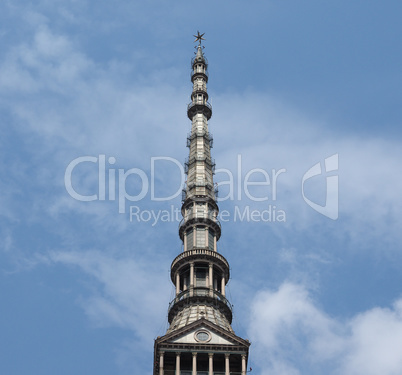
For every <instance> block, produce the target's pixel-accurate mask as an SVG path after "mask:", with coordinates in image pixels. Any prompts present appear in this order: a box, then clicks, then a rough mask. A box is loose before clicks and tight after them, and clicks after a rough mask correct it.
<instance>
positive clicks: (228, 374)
mask: <svg viewBox="0 0 402 375" xmlns="http://www.w3.org/2000/svg"><path fill="white" fill-rule="evenodd" d="M229 356H230V354H225V375H230V366H229Z"/></svg>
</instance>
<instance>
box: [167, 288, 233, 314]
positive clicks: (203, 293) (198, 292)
mask: <svg viewBox="0 0 402 375" xmlns="http://www.w3.org/2000/svg"><path fill="white" fill-rule="evenodd" d="M192 297H211V298H215V299H216V300H218V301H220V302H223V303H224V304H225V305H226V307H228V308H229V310H230V311H232V305H231V304H230V303H229V301H228V300H227V299H226V297H224V296H223V294H221V293H220V292H218V291H217V290H214V289H210V288H205V287H196V288H190V289H187V290H183V291H182V292H181V293H179V294H178V295H177V296H176V297H175V298H174V299H173V300H172V301H170V303H169V308H168V312H169V311H170V310H171V308H172V307H173V306H174V305H175V304H176V303H178V302H180V301H184V300H186V299H189V298H192Z"/></svg>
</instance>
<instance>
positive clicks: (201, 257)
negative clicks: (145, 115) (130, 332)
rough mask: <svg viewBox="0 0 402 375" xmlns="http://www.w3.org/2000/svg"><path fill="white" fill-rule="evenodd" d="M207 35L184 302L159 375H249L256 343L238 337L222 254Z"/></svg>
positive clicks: (197, 64)
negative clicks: (250, 354)
mask: <svg viewBox="0 0 402 375" xmlns="http://www.w3.org/2000/svg"><path fill="white" fill-rule="evenodd" d="M203 36H204V34H200V33H199V32H197V35H194V37H195V38H196V39H195V42H197V41H198V42H199V44H198V46H197V47H196V48H197V52H196V54H195V56H194V58H193V59H192V60H191V81H192V83H193V91H192V93H191V102H190V104H189V105H188V107H187V116H188V118H189V119H190V120H191V122H192V126H191V133H190V134H189V135H188V137H187V146H188V147H189V149H190V151H189V157H188V159H186V162H185V172H186V174H187V182H186V186H185V188H184V189H183V196H182V201H183V203H182V208H181V213H182V216H183V219H182V221H181V222H180V225H179V236H180V239H181V240H182V242H183V252H182V253H181V254H179V255H178V256H177V257H176V258H175V259H174V260H173V262H172V264H171V272H170V276H171V280H172V282H173V284H174V285H175V289H176V293H175V294H176V295H175V298H174V299H173V300H172V301H171V302H170V304H169V309H168V322H169V328H168V330H167V332H166V334H165V335H164V336H162V337H158V338H157V339H156V340H155V351H154V375H174V374H175V375H190V374H191V375H197V374H198V375H199V374H203V375H204V374H205V375H206V374H208V375H213V374H217V373H220V374H225V375H229V374H231V373H236V374H242V375H245V374H246V366H247V359H248V348H249V346H250V343H249V342H248V341H247V340H244V339H242V338H240V337H238V336H236V335H235V333H234V331H233V329H232V327H231V323H232V306H231V304H230V303H229V301H228V300H227V298H226V292H225V289H226V284H227V282H228V280H229V277H230V269H229V263H228V261H227V260H226V259H225V257H224V256H222V255H221V254H219V252H218V249H217V242H218V241H219V238H220V236H221V225H220V223H219V221H218V212H219V208H218V204H217V188H216V187H215V186H214V182H213V175H214V171H215V162H214V160H213V159H212V158H211V148H212V144H213V138H212V135H211V134H210V133H209V131H208V120H209V119H210V118H211V116H212V107H211V105H210V104H209V102H208V93H207V82H208V61H207V59H206V57H205V56H204V53H203V46H202V45H201V41H202V40H204V38H203Z"/></svg>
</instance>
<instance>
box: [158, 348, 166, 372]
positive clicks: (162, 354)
mask: <svg viewBox="0 0 402 375" xmlns="http://www.w3.org/2000/svg"><path fill="white" fill-rule="evenodd" d="M164 354H165V352H160V354H159V375H163V356H164Z"/></svg>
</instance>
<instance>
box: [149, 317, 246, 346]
mask: <svg viewBox="0 0 402 375" xmlns="http://www.w3.org/2000/svg"><path fill="white" fill-rule="evenodd" d="M157 342H158V343H159V344H162V343H169V344H195V345H202V344H208V345H228V346H231V345H236V346H238V345H241V346H246V347H248V346H249V345H250V343H249V342H248V341H246V340H244V339H242V338H240V337H238V336H236V335H235V334H234V333H233V332H229V331H227V330H225V329H222V328H221V327H219V326H217V325H216V324H214V323H212V322H210V321H208V320H206V319H204V318H202V319H200V320H197V321H196V322H194V323H191V324H189V325H187V326H185V327H183V328H180V329H178V330H176V331H174V332H171V333H169V334H167V335H165V336H163V337H160V338H158V339H157Z"/></svg>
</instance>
